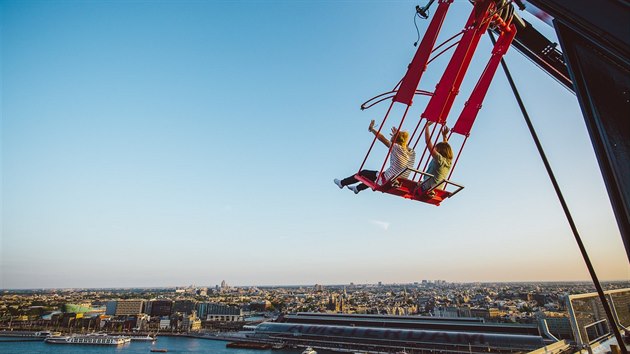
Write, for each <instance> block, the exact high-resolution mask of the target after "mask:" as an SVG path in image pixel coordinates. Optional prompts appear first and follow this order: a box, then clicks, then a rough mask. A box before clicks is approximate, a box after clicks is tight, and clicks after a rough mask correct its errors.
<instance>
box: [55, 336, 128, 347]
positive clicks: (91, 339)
mask: <svg viewBox="0 0 630 354" xmlns="http://www.w3.org/2000/svg"><path fill="white" fill-rule="evenodd" d="M44 342H46V343H49V344H87V345H122V344H125V343H129V342H131V338H129V337H121V336H108V335H107V334H88V335H72V336H50V337H46V339H44Z"/></svg>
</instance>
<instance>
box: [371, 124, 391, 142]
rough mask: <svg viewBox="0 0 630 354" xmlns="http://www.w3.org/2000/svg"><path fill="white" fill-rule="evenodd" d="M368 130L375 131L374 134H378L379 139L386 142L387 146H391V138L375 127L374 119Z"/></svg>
mask: <svg viewBox="0 0 630 354" xmlns="http://www.w3.org/2000/svg"><path fill="white" fill-rule="evenodd" d="M368 131H369V132H370V133H374V135H376V137H377V138H378V140H379V141H380V142H381V143H383V144H385V146H387V147H389V146H390V145H391V142H390V141H389V140H387V138H385V136H384V135H383V134H381V133H379V132H378V130H376V129H374V120H372V121H371V122H370V126H369V127H368Z"/></svg>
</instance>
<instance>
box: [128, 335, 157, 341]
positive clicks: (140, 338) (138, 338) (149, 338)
mask: <svg viewBox="0 0 630 354" xmlns="http://www.w3.org/2000/svg"><path fill="white" fill-rule="evenodd" d="M129 338H131V341H132V342H155V341H156V340H157V336H150V335H148V334H147V335H146V336H131V337H129Z"/></svg>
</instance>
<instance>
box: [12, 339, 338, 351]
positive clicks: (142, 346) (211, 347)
mask: <svg viewBox="0 0 630 354" xmlns="http://www.w3.org/2000/svg"><path fill="white" fill-rule="evenodd" d="M16 339H22V340H23V341H14V340H16ZM228 343H229V342H226V341H223V340H206V339H199V338H191V337H184V336H159V337H158V340H157V341H155V342H146V341H144V342H143V341H130V342H127V343H124V344H122V345H115V346H101V345H89V344H76V345H51V344H47V343H45V342H44V340H43V339H36V338H31V339H30V340H24V338H23V337H20V338H18V337H7V336H0V353H1V354H9V353H34V354H49V353H50V354H52V353H62V354H83V353H85V354H92V353H104V352H107V353H110V352H112V351H115V352H116V353H121V354H147V353H152V352H153V353H160V352H161V353H213V354H250V353H251V354H253V353H259V354H264V353H268V354H271V353H274V354H300V353H302V351H303V350H304V348H297V349H294V348H285V349H279V350H278V349H275V350H274V349H257V348H256V349H254V348H228V347H227V344H228ZM164 350H165V351H164ZM318 353H320V354H322V353H323V354H326V353H332V352H327V351H322V350H318Z"/></svg>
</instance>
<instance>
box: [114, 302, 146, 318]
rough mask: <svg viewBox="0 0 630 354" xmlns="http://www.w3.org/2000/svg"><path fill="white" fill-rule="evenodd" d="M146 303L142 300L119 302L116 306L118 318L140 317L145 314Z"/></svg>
mask: <svg viewBox="0 0 630 354" xmlns="http://www.w3.org/2000/svg"><path fill="white" fill-rule="evenodd" d="M144 303H145V301H144V300H142V299H129V300H118V303H117V304H116V313H115V315H116V316H132V315H139V314H141V313H143V312H144Z"/></svg>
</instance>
